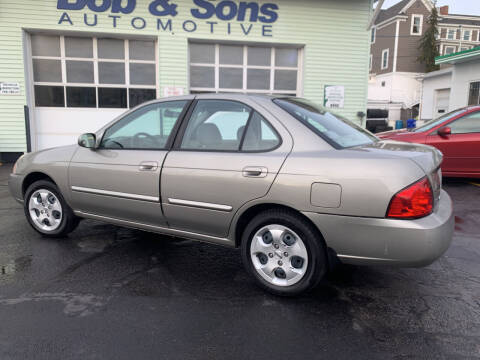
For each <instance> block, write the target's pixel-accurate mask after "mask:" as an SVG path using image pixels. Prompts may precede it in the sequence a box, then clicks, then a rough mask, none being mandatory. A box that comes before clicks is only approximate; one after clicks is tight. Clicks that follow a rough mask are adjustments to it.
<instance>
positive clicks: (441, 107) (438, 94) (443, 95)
mask: <svg viewBox="0 0 480 360" xmlns="http://www.w3.org/2000/svg"><path fill="white" fill-rule="evenodd" d="M449 105H450V89H440V90H435V108H434V111H433V118H434V119H435V118H437V117H439V116H442V115H444V114H446V113H448V107H449Z"/></svg>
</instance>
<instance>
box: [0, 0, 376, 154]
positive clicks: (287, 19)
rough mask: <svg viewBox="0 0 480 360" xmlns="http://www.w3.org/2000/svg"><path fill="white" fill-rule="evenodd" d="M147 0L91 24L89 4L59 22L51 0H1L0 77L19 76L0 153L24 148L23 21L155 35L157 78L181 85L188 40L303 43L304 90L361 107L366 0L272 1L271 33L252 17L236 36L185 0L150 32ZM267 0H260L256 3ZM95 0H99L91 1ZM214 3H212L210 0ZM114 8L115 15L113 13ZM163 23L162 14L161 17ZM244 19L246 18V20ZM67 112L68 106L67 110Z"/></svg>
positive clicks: (7, 105)
mask: <svg viewBox="0 0 480 360" xmlns="http://www.w3.org/2000/svg"><path fill="white" fill-rule="evenodd" d="M150 2H151V0H137V6H136V9H135V12H134V13H133V14H128V15H127V14H120V15H121V18H120V19H119V20H118V24H117V27H116V28H113V26H112V18H109V17H108V15H110V12H109V11H108V12H105V13H98V14H97V16H98V25H97V26H95V27H89V26H87V25H85V24H84V22H83V14H84V13H87V14H88V16H89V19H93V14H94V13H93V12H92V11H90V10H89V9H88V8H86V9H84V10H80V11H67V12H68V14H69V15H70V16H71V19H72V21H73V23H74V26H71V25H69V24H68V23H67V22H64V23H63V24H62V25H58V20H59V19H60V16H61V14H62V13H63V10H57V8H56V6H57V1H56V0H0V39H1V40H0V81H10V82H19V83H20V85H21V94H20V95H9V96H5V95H2V96H0V152H8V151H24V150H25V149H26V141H25V126H24V115H23V106H24V105H25V104H26V97H25V79H24V64H23V44H22V28H24V29H27V30H28V31H30V30H31V31H35V30H46V29H48V30H58V31H60V32H61V31H67V30H68V31H82V32H91V33H93V34H94V33H102V34H105V33H115V34H117V35H118V34H129V35H148V36H158V44H159V72H158V74H159V84H160V89H163V87H164V86H181V87H184V88H185V89H187V86H188V59H187V50H188V39H207V40H221V41H225V40H229V41H243V42H247V41H248V42H266V43H272V44H277V43H285V44H301V45H304V48H305V52H304V67H303V78H304V80H303V90H304V96H305V97H307V98H309V99H311V100H314V101H317V102H319V103H323V93H324V91H323V87H324V85H326V84H328V85H337V84H338V85H344V86H345V108H344V109H342V110H339V112H340V113H342V114H343V115H345V116H347V117H349V118H350V119H357V118H356V113H357V112H358V111H365V109H366V101H367V77H368V61H369V32H368V31H367V29H366V27H367V23H368V19H369V16H370V13H371V12H370V0H299V1H291V0H277V1H268V2H274V3H276V4H278V6H279V11H278V14H279V18H278V20H277V22H275V23H274V24H273V31H272V34H273V37H263V36H262V33H261V23H259V22H257V23H254V25H253V27H252V30H251V33H250V34H249V35H248V36H245V35H243V33H242V32H241V29H240V25H239V23H238V22H236V21H234V20H232V21H231V23H232V33H231V34H230V35H229V34H227V26H226V22H224V21H221V20H218V19H216V18H212V19H210V21H217V22H218V24H217V25H215V27H216V30H215V33H214V34H211V33H210V25H208V24H206V21H209V20H201V19H194V18H193V19H192V17H191V15H190V8H192V7H193V1H191V0H174V1H171V2H173V3H176V4H178V7H177V10H178V11H179V13H178V15H177V16H176V17H174V18H173V19H172V22H173V31H172V32H171V33H170V32H169V31H163V30H160V31H157V27H156V18H155V17H153V16H152V15H151V14H150V13H149V12H148V5H149V4H150ZM262 2H266V1H259V3H262ZM97 3H99V1H97ZM216 3H218V2H216ZM116 15H119V14H116ZM135 16H138V17H142V18H144V19H145V20H146V21H147V26H146V28H145V29H142V30H136V29H133V28H132V26H131V25H130V21H131V19H132V18H133V17H135ZM187 19H189V20H190V19H191V20H194V21H195V22H196V23H197V25H198V28H197V31H196V32H193V33H187V32H185V31H183V29H182V23H183V21H184V20H187ZM163 21H164V22H166V19H164V20H163ZM246 26H248V25H246ZM73 111H74V110H73Z"/></svg>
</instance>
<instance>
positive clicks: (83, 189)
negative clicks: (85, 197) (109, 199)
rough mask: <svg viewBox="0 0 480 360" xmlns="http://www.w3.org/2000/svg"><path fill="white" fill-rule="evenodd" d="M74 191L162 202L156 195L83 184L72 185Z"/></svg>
mask: <svg viewBox="0 0 480 360" xmlns="http://www.w3.org/2000/svg"><path fill="white" fill-rule="evenodd" d="M72 191H76V192H83V193H89V194H97V195H105V196H114V197H119V198H124V199H132V200H141V201H150V202H160V198H159V197H155V196H147V195H138V194H129V193H123V192H117V191H109V190H101V189H92V188H86V187H81V186H72Z"/></svg>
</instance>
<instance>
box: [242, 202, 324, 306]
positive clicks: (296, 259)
mask: <svg viewBox="0 0 480 360" xmlns="http://www.w3.org/2000/svg"><path fill="white" fill-rule="evenodd" d="M242 259H243V263H244V265H245V267H246V269H247V271H248V272H249V273H250V274H251V275H252V276H253V277H254V278H255V279H256V281H257V283H258V284H259V285H260V286H261V287H263V288H264V289H266V290H267V291H269V292H271V293H274V294H276V295H282V296H293V295H298V294H300V293H302V292H304V291H307V290H309V289H311V288H313V287H315V286H316V285H317V284H318V282H319V281H320V280H321V279H322V278H323V276H324V275H325V273H326V269H327V256H326V247H325V245H324V241H323V238H322V237H321V235H320V233H319V232H318V230H317V229H316V228H315V227H314V226H313V225H311V224H310V223H309V222H308V221H306V220H305V219H304V218H303V217H302V216H300V215H299V214H295V213H294V212H291V211H288V210H283V209H272V210H267V211H265V212H262V213H260V214H258V215H257V216H256V217H255V218H253V219H252V220H251V221H250V223H249V224H248V225H247V227H246V228H245V231H244V232H243V236H242Z"/></svg>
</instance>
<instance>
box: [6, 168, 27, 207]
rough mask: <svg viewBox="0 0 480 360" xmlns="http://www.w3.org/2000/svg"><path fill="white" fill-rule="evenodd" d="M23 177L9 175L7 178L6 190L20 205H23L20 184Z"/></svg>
mask: <svg viewBox="0 0 480 360" xmlns="http://www.w3.org/2000/svg"><path fill="white" fill-rule="evenodd" d="M23 178H24V176H23V175H16V174H10V176H9V178H8V188H9V190H10V194H12V196H13V197H14V198H15V200H17V201H18V202H20V203H23V194H22V182H23Z"/></svg>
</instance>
